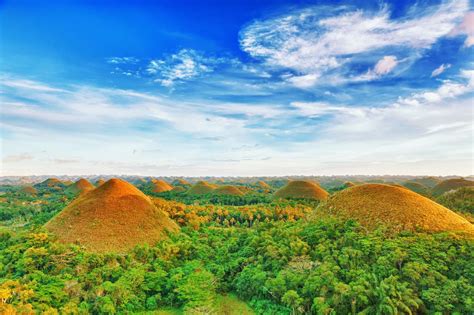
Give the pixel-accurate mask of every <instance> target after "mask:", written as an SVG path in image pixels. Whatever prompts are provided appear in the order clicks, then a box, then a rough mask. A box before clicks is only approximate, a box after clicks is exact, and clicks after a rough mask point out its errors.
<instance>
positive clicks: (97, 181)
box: [95, 178, 105, 187]
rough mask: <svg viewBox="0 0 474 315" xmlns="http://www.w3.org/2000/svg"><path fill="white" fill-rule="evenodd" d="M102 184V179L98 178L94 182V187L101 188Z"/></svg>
mask: <svg viewBox="0 0 474 315" xmlns="http://www.w3.org/2000/svg"><path fill="white" fill-rule="evenodd" d="M103 184H105V179H103V178H99V179H98V180H96V181H95V186H96V187H99V186H102V185H103Z"/></svg>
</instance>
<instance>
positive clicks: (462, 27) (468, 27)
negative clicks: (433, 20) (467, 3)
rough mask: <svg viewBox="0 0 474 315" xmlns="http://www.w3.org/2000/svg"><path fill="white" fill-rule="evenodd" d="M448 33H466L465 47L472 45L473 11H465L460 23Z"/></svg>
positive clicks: (473, 30)
mask: <svg viewBox="0 0 474 315" xmlns="http://www.w3.org/2000/svg"><path fill="white" fill-rule="evenodd" d="M450 35H452V36H457V35H466V40H465V41H464V46H465V47H471V46H473V45H474V11H471V12H468V13H466V15H465V16H464V19H463V21H462V23H461V24H459V25H458V26H457V27H455V28H454V29H453V30H452V31H451V33H450Z"/></svg>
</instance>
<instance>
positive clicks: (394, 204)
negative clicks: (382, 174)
mask: <svg viewBox="0 0 474 315" xmlns="http://www.w3.org/2000/svg"><path fill="white" fill-rule="evenodd" d="M320 210H321V211H322V212H323V213H330V214H335V215H337V216H340V217H342V218H345V219H349V218H350V219H356V220H357V221H359V222H360V223H361V224H362V225H364V226H366V227H368V228H369V229H374V228H376V227H378V226H379V225H386V226H387V227H389V229H391V230H396V231H399V230H412V231H415V230H424V231H428V232H443V231H460V232H465V233H467V234H470V235H473V236H474V226H473V225H472V224H470V223H469V222H468V221H466V220H465V219H464V218H462V217H461V216H459V215H457V214H456V213H454V212H453V211H451V210H449V209H447V208H445V207H443V206H441V205H440V204H437V203H436V202H434V201H432V200H430V199H428V198H425V197H423V196H421V195H419V194H417V193H415V192H412V191H410V190H408V189H405V188H400V187H396V186H392V185H385V184H364V185H359V186H354V187H351V188H348V189H346V190H343V191H341V192H339V193H337V194H335V195H334V196H332V197H330V198H329V200H328V201H327V203H326V204H325V205H323V206H322V207H321V209H320Z"/></svg>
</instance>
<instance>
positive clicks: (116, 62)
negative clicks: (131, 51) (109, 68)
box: [106, 57, 140, 65]
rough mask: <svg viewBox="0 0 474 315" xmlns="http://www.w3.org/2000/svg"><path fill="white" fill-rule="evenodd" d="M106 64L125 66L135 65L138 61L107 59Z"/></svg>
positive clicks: (136, 59)
mask: <svg viewBox="0 0 474 315" xmlns="http://www.w3.org/2000/svg"><path fill="white" fill-rule="evenodd" d="M106 61H107V63H110V64H113V65H126V64H137V63H139V62H140V59H138V58H135V57H109V58H107V59H106Z"/></svg>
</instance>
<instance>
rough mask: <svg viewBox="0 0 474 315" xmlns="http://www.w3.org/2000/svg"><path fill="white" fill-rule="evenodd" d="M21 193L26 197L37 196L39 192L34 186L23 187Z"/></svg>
mask: <svg viewBox="0 0 474 315" xmlns="http://www.w3.org/2000/svg"><path fill="white" fill-rule="evenodd" d="M20 193H23V194H26V195H36V194H37V193H38V190H36V188H34V187H33V186H23V187H21V189H20Z"/></svg>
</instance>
